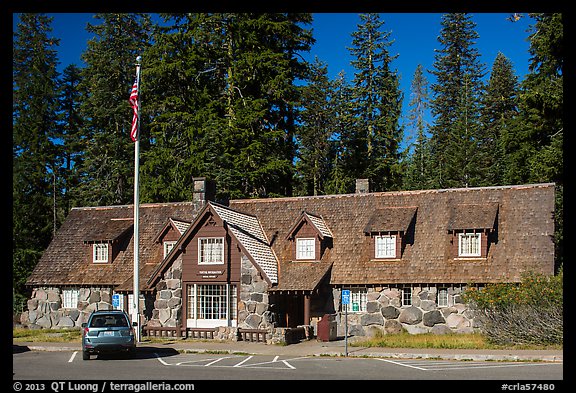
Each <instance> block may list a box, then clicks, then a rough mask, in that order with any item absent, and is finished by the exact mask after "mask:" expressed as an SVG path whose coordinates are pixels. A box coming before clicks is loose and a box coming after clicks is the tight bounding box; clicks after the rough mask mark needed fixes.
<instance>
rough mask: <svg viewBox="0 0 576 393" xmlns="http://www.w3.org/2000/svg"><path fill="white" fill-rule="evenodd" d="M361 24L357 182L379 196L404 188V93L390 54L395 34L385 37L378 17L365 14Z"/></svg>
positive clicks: (355, 47) (354, 50)
mask: <svg viewBox="0 0 576 393" xmlns="http://www.w3.org/2000/svg"><path fill="white" fill-rule="evenodd" d="M360 19H361V23H360V24H359V25H358V26H357V31H355V32H353V33H352V37H353V40H352V47H350V48H349V50H350V53H351V54H352V56H353V58H354V59H353V60H352V62H351V64H352V66H353V67H354V69H355V74H354V81H353V84H354V97H353V100H354V103H355V115H356V119H357V121H356V124H355V127H354V132H356V133H358V136H357V143H356V146H354V147H352V148H356V149H359V151H358V152H356V154H355V158H356V159H357V160H358V162H356V163H355V165H356V168H355V169H356V173H355V175H356V177H365V178H368V179H369V180H370V183H371V187H372V189H373V190H374V191H383V190H390V189H397V188H398V187H399V186H400V180H401V177H400V175H401V174H400V166H399V162H400V155H399V144H400V141H401V140H402V130H401V128H400V125H399V118H400V112H401V102H402V93H401V91H400V89H399V78H398V75H397V73H396V72H394V71H392V70H391V69H390V65H391V62H392V61H393V60H394V59H395V58H396V57H397V55H396V56H393V55H391V54H390V49H389V48H390V46H391V45H392V44H393V41H392V40H391V39H390V35H391V33H390V32H383V31H382V30H381V29H382V26H383V25H384V21H382V20H380V17H379V15H378V14H360Z"/></svg>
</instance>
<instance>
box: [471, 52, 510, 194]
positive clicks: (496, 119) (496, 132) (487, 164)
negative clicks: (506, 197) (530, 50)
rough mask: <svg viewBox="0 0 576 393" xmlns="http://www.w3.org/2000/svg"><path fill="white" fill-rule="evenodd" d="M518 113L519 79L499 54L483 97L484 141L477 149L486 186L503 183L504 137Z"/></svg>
mask: <svg viewBox="0 0 576 393" xmlns="http://www.w3.org/2000/svg"><path fill="white" fill-rule="evenodd" d="M517 114H518V78H517V77H516V75H515V74H514V69H513V66H512V62H511V61H510V60H509V59H508V58H507V57H506V56H504V55H503V54H502V53H500V52H498V54H497V55H496V59H495V60H494V64H493V65H492V71H491V73H490V80H489V82H488V85H487V86H486V91H485V93H484V96H483V97H482V116H481V123H482V128H483V130H484V132H483V136H484V138H483V140H481V141H480V145H479V149H480V152H481V154H482V158H483V160H484V163H483V165H482V166H483V167H484V168H486V179H485V180H486V183H487V185H500V184H503V183H504V173H505V171H506V168H505V166H506V157H505V146H504V143H503V138H510V136H509V135H510V133H511V131H512V129H511V126H512V122H513V121H514V119H515V117H516V115H517Z"/></svg>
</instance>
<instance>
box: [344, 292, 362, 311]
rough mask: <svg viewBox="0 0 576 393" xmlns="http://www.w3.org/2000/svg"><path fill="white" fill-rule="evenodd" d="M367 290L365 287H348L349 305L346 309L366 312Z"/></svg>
mask: <svg viewBox="0 0 576 393" xmlns="http://www.w3.org/2000/svg"><path fill="white" fill-rule="evenodd" d="M366 303H367V291H366V288H352V289H350V305H349V306H348V307H349V308H348V310H350V311H352V312H366Z"/></svg>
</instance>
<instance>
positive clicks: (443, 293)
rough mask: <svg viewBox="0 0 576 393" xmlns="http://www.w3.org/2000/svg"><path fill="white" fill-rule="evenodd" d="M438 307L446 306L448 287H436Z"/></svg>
mask: <svg viewBox="0 0 576 393" xmlns="http://www.w3.org/2000/svg"><path fill="white" fill-rule="evenodd" d="M438 307H448V289H447V288H439V289H438Z"/></svg>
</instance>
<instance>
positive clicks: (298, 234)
mask: <svg viewBox="0 0 576 393" xmlns="http://www.w3.org/2000/svg"><path fill="white" fill-rule="evenodd" d="M299 238H300V239H314V253H315V254H314V260H315V261H318V260H320V257H321V248H322V243H323V242H322V241H321V240H320V237H319V235H318V231H317V230H316V228H314V226H313V225H312V224H310V223H309V222H308V221H307V220H302V221H301V222H300V224H298V226H297V227H296V229H295V230H294V238H293V239H292V240H291V242H292V246H291V249H292V260H293V261H300V259H297V258H296V239H299Z"/></svg>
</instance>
